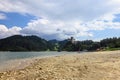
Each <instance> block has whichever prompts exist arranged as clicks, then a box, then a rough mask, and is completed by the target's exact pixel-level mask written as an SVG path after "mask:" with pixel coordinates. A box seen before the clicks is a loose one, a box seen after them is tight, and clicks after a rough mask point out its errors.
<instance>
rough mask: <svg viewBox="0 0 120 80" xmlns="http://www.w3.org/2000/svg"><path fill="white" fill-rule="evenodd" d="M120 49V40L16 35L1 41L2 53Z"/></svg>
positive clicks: (0, 49) (0, 48)
mask: <svg viewBox="0 0 120 80" xmlns="http://www.w3.org/2000/svg"><path fill="white" fill-rule="evenodd" d="M114 49H120V38H116V37H114V38H107V39H103V40H101V41H100V42H94V41H92V40H85V41H75V42H73V41H71V40H68V39H66V40H63V41H57V40H49V41H47V40H45V39H42V38H40V37H37V36H21V35H15V36H11V37H7V38H4V39H0V51H96V50H114Z"/></svg>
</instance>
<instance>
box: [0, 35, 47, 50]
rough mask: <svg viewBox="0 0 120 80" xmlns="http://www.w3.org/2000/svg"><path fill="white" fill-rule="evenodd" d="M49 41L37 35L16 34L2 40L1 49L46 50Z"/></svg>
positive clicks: (0, 41)
mask: <svg viewBox="0 0 120 80" xmlns="http://www.w3.org/2000/svg"><path fill="white" fill-rule="evenodd" d="M47 49H48V47H47V41H46V40H45V39H42V38H39V37H37V36H21V35H15V36H11V37H8V38H5V39H1V40H0V51H45V50H47Z"/></svg>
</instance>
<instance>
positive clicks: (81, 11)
mask: <svg viewBox="0 0 120 80" xmlns="http://www.w3.org/2000/svg"><path fill="white" fill-rule="evenodd" d="M13 5H14V6H13ZM6 6H7V7H6ZM0 11H3V12H18V13H20V14H31V15H34V16H36V17H37V18H38V19H37V20H32V21H31V22H28V24H27V26H25V27H24V28H23V29H21V28H19V27H16V28H15V27H13V28H11V29H8V28H6V27H4V30H5V28H6V30H8V31H5V32H4V35H5V34H7V35H8V33H10V34H11V35H12V34H14V33H18V34H24V35H31V34H32V35H34V34H35V35H38V36H40V37H43V38H46V39H53V38H57V39H60V38H67V37H70V36H75V37H76V38H79V37H80V36H90V37H92V36H94V33H93V32H92V31H96V30H105V29H120V23H119V22H113V20H114V19H115V18H116V17H115V14H120V1H119V0H92V1H91V0H59V1H58V0H2V1H1V2H0ZM2 17H3V16H2ZM1 19H2V18H1ZM0 33H1V32H0ZM1 35H2V34H1Z"/></svg>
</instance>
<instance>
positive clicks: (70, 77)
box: [0, 50, 120, 80]
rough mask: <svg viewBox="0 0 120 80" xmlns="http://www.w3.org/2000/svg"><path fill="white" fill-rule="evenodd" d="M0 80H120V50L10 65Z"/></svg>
mask: <svg viewBox="0 0 120 80" xmlns="http://www.w3.org/2000/svg"><path fill="white" fill-rule="evenodd" d="M13 64H14V67H13V68H11V67H12V66H13ZM6 66H8V65H6ZM20 66H21V67H20ZM0 80H120V50H118V51H99V52H84V53H77V52H76V53H74V54H65V55H60V56H52V57H45V58H38V57H37V58H32V59H27V60H17V61H16V62H15V63H14V61H13V63H12V64H11V65H9V67H7V69H6V70H3V71H2V70H1V72H0Z"/></svg>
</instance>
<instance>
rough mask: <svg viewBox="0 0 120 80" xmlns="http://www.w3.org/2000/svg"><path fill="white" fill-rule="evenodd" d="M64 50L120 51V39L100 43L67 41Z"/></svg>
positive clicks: (110, 39) (105, 40)
mask: <svg viewBox="0 0 120 80" xmlns="http://www.w3.org/2000/svg"><path fill="white" fill-rule="evenodd" d="M62 50H65V51H96V50H97V51H99V50H120V38H116V37H114V38H107V39H103V40H101V41H100V42H94V41H92V40H85V41H76V42H74V43H72V41H70V40H69V41H67V43H66V44H65V45H64V46H63V48H62Z"/></svg>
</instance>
